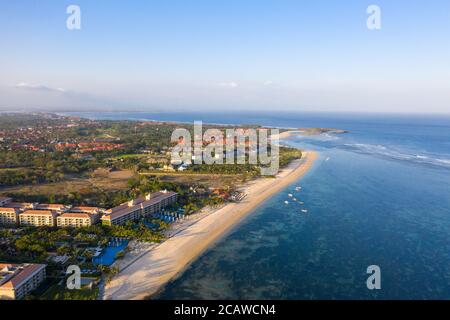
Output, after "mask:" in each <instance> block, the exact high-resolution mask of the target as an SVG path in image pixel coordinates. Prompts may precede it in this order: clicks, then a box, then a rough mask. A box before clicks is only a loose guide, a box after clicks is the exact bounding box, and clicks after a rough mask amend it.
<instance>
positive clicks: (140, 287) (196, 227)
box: [104, 151, 317, 300]
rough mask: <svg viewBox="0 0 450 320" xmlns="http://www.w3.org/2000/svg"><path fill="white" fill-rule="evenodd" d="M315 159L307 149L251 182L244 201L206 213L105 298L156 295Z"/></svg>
mask: <svg viewBox="0 0 450 320" xmlns="http://www.w3.org/2000/svg"><path fill="white" fill-rule="evenodd" d="M316 158H317V154H316V153H315V152H311V151H309V152H304V157H303V159H301V160H296V161H293V162H292V163H291V164H290V165H289V166H288V167H287V168H285V169H283V170H282V171H281V172H280V173H279V174H278V175H277V177H276V178H272V179H271V178H261V179H258V180H256V181H253V182H251V183H249V184H248V185H247V186H246V187H245V189H244V190H243V191H244V192H246V193H247V194H248V196H247V198H246V199H245V200H244V201H242V202H240V203H231V204H227V205H226V206H224V207H222V208H220V209H218V210H217V211H216V212H214V213H212V214H209V215H207V216H206V217H205V218H203V219H201V220H199V221H197V222H196V223H194V224H193V225H191V226H189V227H187V228H186V229H185V230H182V231H181V232H179V233H178V234H176V235H175V236H173V237H172V238H169V239H168V240H166V241H165V242H163V243H161V244H160V245H159V246H157V247H156V248H154V249H152V250H150V251H149V252H148V253H147V254H145V255H143V256H142V257H141V258H140V259H138V260H137V261H135V262H134V263H132V264H131V265H130V266H128V267H127V268H126V269H125V270H123V271H122V272H120V273H119V274H118V275H117V276H116V277H115V278H114V279H113V280H112V281H111V282H110V283H109V284H108V285H107V286H106V287H105V294H104V299H111V300H141V299H144V298H145V297H148V296H150V295H152V294H155V293H156V292H157V291H158V290H160V289H161V288H162V287H163V286H164V285H165V284H166V283H167V282H168V281H170V280H171V279H172V278H174V277H175V276H176V275H177V274H179V273H180V272H182V271H183V270H184V269H185V268H186V267H187V266H188V265H189V263H191V262H192V261H193V260H194V259H195V258H196V257H198V256H199V255H200V254H201V253H203V252H204V251H205V250H206V249H207V248H208V247H209V246H211V244H213V243H214V242H215V241H217V240H218V239H219V238H220V237H221V236H223V235H224V234H225V233H226V232H227V231H229V230H230V229H231V228H232V227H233V226H234V225H235V224H236V223H238V222H239V221H241V220H242V219H243V218H244V217H245V216H246V215H247V214H248V213H250V212H251V211H252V210H253V209H255V208H256V207H257V206H259V205H260V204H261V203H262V202H263V201H264V200H266V199H268V198H270V197H271V196H272V195H274V194H275V193H277V192H279V191H280V190H282V189H283V188H285V187H287V186H288V185H290V184H291V183H293V182H295V181H296V180H297V179H298V178H300V177H301V176H303V175H304V174H305V173H306V172H307V171H308V170H309V169H310V168H311V166H312V164H313V163H314V160H315V159H316Z"/></svg>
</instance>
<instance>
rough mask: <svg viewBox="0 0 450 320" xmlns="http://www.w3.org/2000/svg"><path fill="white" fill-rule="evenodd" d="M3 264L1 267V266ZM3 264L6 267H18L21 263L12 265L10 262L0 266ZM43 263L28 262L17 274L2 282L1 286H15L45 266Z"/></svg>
mask: <svg viewBox="0 0 450 320" xmlns="http://www.w3.org/2000/svg"><path fill="white" fill-rule="evenodd" d="M2 266H3V267H2ZM5 266H7V267H20V266H21V265H12V264H5V265H0V268H1V269H3V268H4V267H5ZM45 267H46V265H45V264H28V265H24V267H23V269H22V270H20V271H19V272H18V273H17V274H15V275H14V276H13V277H12V278H11V280H9V281H8V282H6V283H4V284H3V285H2V286H1V287H2V288H11V289H14V288H17V287H18V286H20V285H21V284H22V283H23V282H25V281H26V280H28V278H29V277H30V276H32V275H33V274H34V273H35V272H37V271H40V270H42V269H43V268H45Z"/></svg>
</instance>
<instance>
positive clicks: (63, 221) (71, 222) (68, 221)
mask: <svg viewBox="0 0 450 320" xmlns="http://www.w3.org/2000/svg"><path fill="white" fill-rule="evenodd" d="M95 222H96V215H94V214H90V213H80V212H66V213H63V214H62V215H60V216H59V217H57V218H56V225H57V226H58V227H73V228H81V227H90V226H92V225H93V224H94V223H95Z"/></svg>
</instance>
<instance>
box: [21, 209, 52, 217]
mask: <svg viewBox="0 0 450 320" xmlns="http://www.w3.org/2000/svg"><path fill="white" fill-rule="evenodd" d="M20 215H21V216H22V215H24V216H26V215H37V216H56V213H55V212H54V211H50V210H26V211H24V212H22V213H21V214H20Z"/></svg>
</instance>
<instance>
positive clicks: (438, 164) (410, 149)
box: [77, 113, 450, 299]
mask: <svg viewBox="0 0 450 320" xmlns="http://www.w3.org/2000/svg"><path fill="white" fill-rule="evenodd" d="M77 115H83V116H88V117H91V118H97V119H99V118H102V119H151V120H171V121H180V122H192V121H194V120H202V121H204V122H205V123H206V122H208V123H226V124H237V123H246V124H249V123H251V124H261V125H266V126H280V127H290V128H291V127H292V128H296V127H328V128H330V127H331V128H338V129H346V130H349V131H350V133H348V134H339V135H333V134H323V135H319V136H309V137H302V136H295V137H292V138H290V139H289V140H287V141H286V143H289V144H291V145H294V146H298V147H301V148H305V149H314V150H317V151H319V152H320V159H319V160H318V161H317V162H316V164H315V166H314V168H313V169H312V170H311V171H310V172H309V173H308V174H307V175H306V176H305V177H304V178H302V179H301V181H300V182H297V183H294V184H293V185H292V186H290V187H288V188H287V189H286V190H284V191H283V192H280V193H279V194H277V195H275V196H274V197H272V198H271V199H269V200H268V201H266V202H265V203H263V204H262V205H261V206H260V207H259V208H258V209H257V210H255V211H254V212H253V213H252V214H250V215H249V216H248V217H247V218H246V219H245V220H244V221H243V222H242V223H241V224H240V225H239V226H238V227H236V228H235V229H234V230H233V231H232V232H231V233H229V234H228V235H227V236H226V237H224V238H223V239H222V240H221V241H220V242H218V243H217V244H216V245H215V246H213V247H212V248H210V249H209V250H208V251H207V252H206V253H204V254H203V255H202V256H201V257H200V258H199V259H197V260H196V261H195V262H193V263H192V265H191V266H190V267H189V268H188V269H187V270H186V272H184V273H183V274H182V275H181V276H180V277H179V278H178V279H176V280H174V281H173V282H172V283H170V284H169V285H167V287H166V288H165V289H164V290H163V291H162V292H161V293H160V295H159V296H158V298H161V299H450V117H449V116H424V115H417V116H401V115H367V114H325V113H317V114H314V113H234V114H231V113H230V114H219V113H210V114H201V113H108V114H100V113H97V114H93V113H90V114H88V113H83V114H82V113H78V114H77ZM298 185H301V186H302V187H303V188H302V190H301V191H300V192H297V191H295V187H296V186H298ZM289 193H292V194H294V196H295V197H296V198H298V199H299V201H302V202H304V205H300V204H299V203H293V202H292V201H290V203H289V204H288V205H286V204H284V201H285V200H288V199H290V198H289V197H288V194H289ZM302 208H305V209H307V210H308V213H307V214H303V213H301V209H302ZM370 265H378V266H379V267H380V268H381V289H380V290H373V291H371V290H368V289H367V286H366V280H367V278H368V277H369V275H368V274H367V267H368V266H370Z"/></svg>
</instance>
